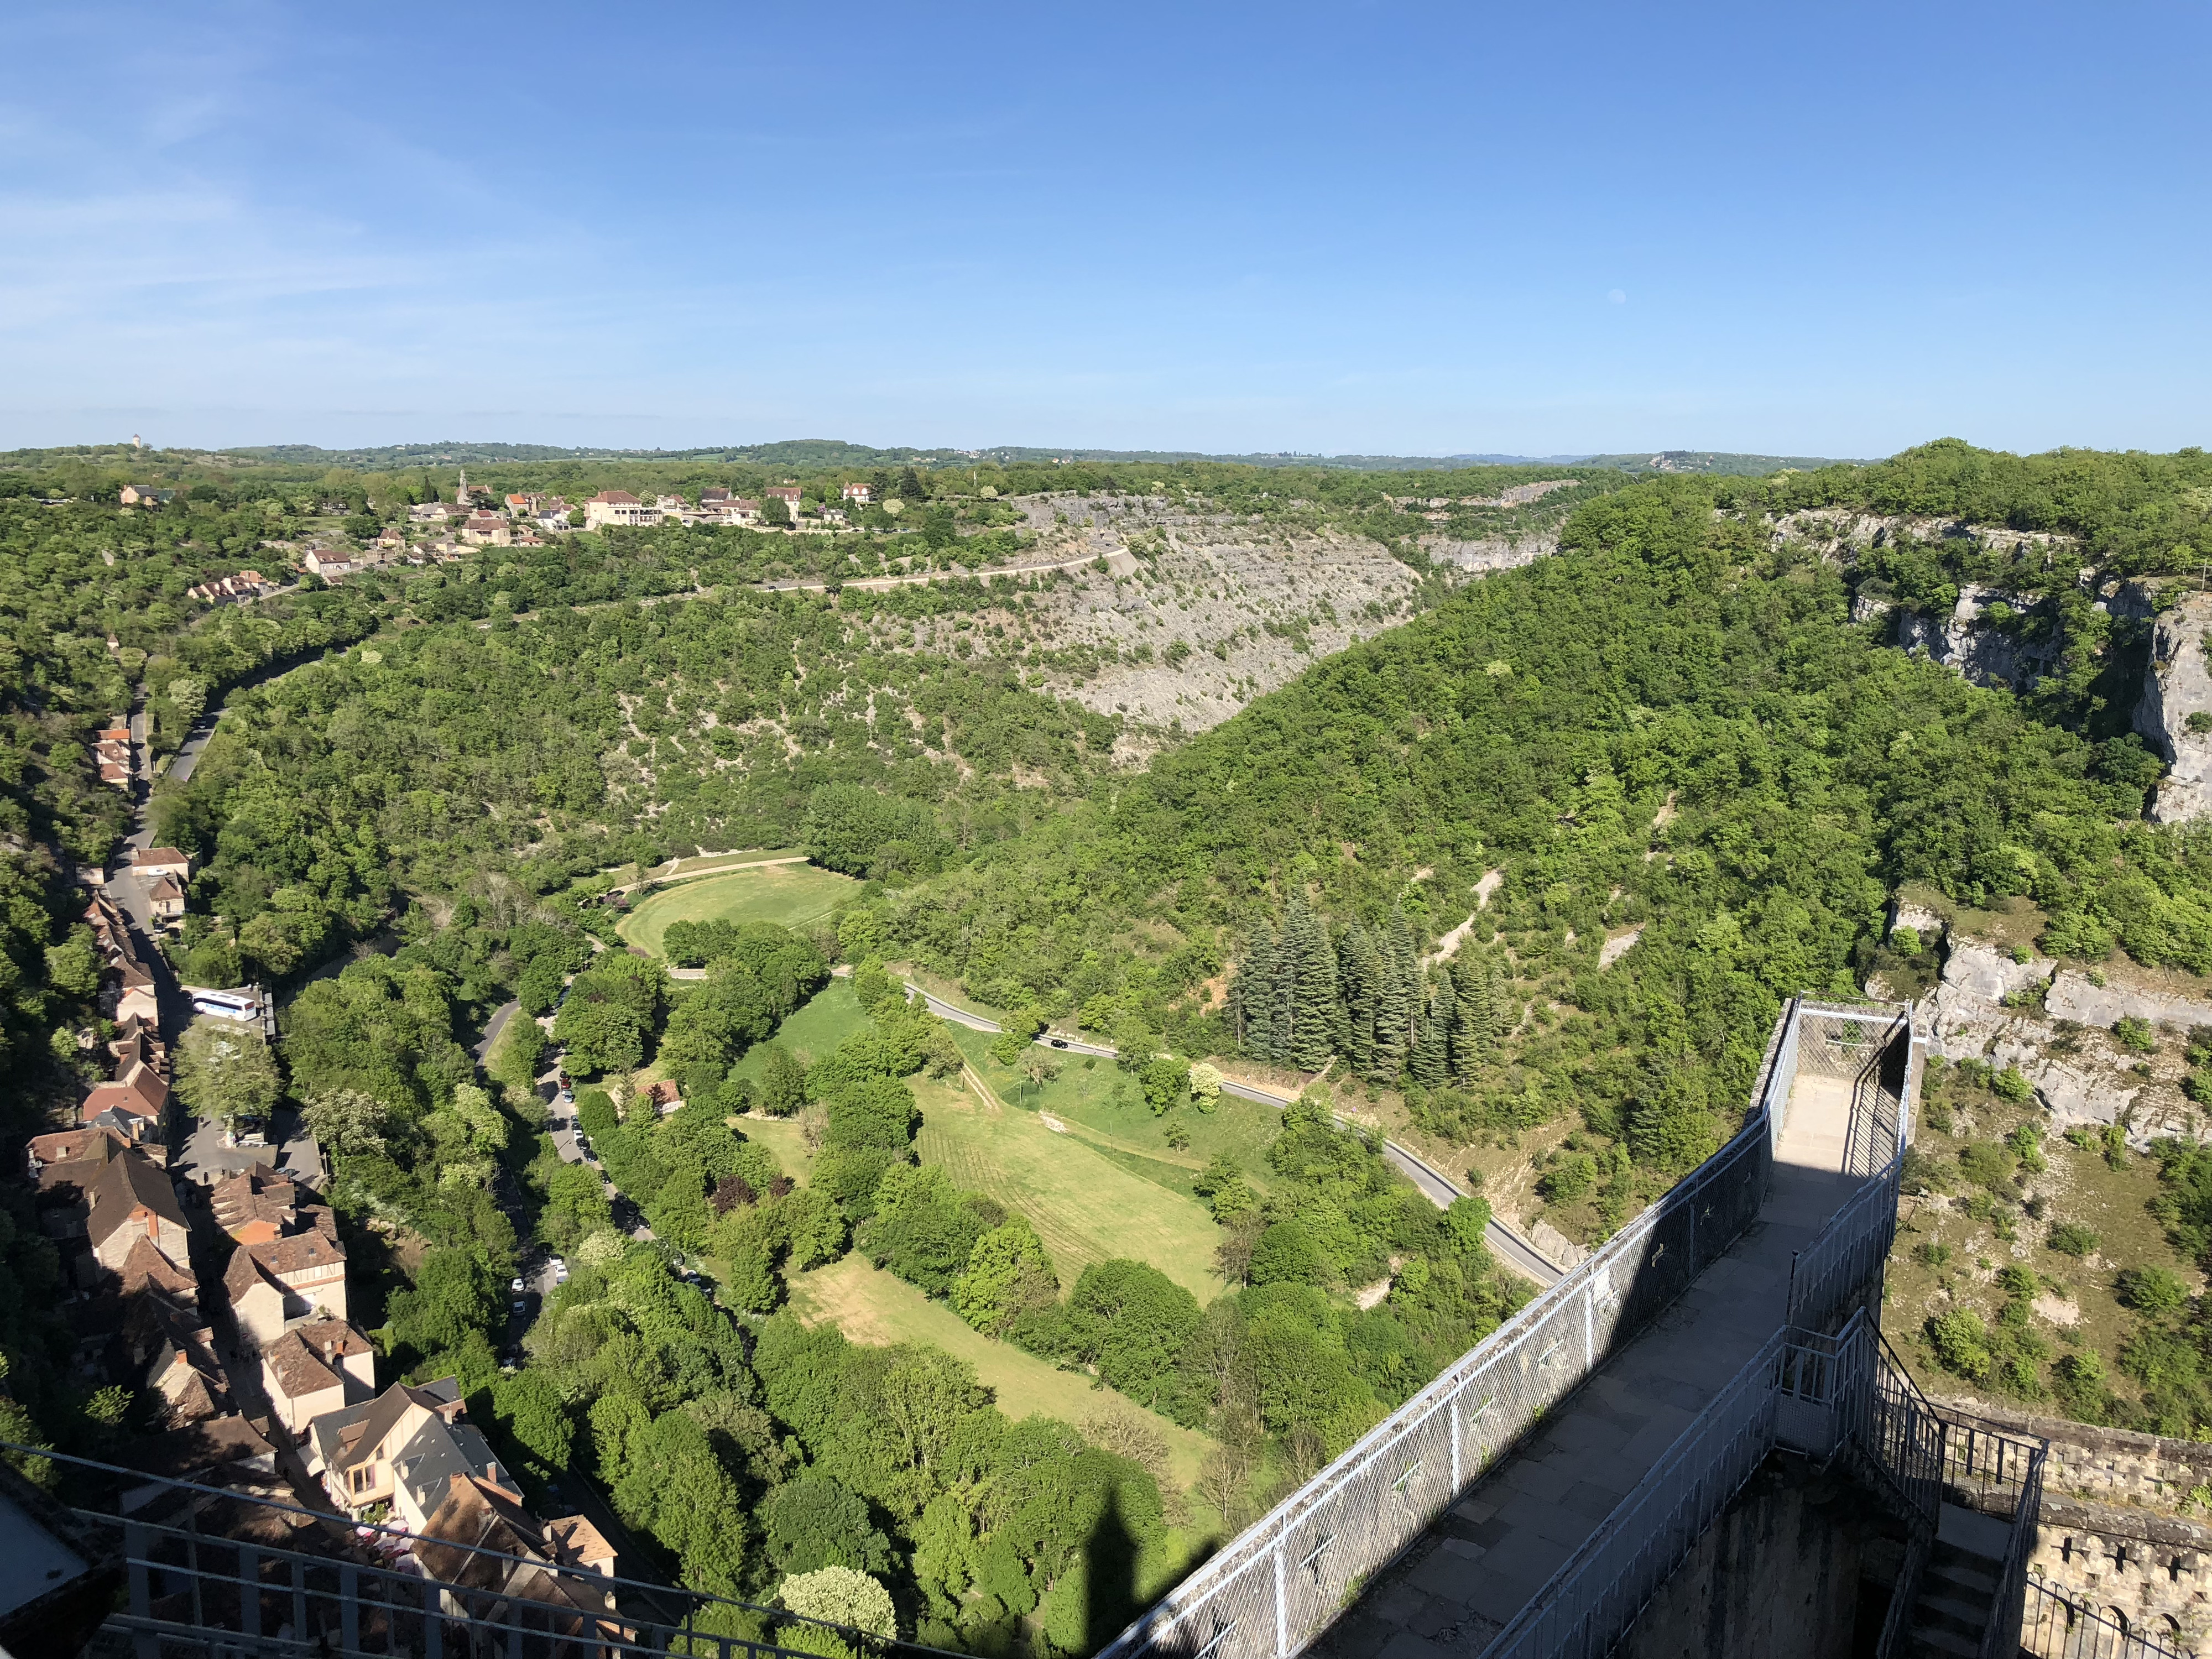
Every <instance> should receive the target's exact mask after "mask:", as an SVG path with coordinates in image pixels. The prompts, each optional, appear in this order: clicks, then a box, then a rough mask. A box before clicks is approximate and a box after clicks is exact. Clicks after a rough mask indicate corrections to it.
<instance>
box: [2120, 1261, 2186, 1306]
mask: <svg viewBox="0 0 2212 1659" xmlns="http://www.w3.org/2000/svg"><path fill="white" fill-rule="evenodd" d="M2115 1287H2116V1288H2117V1289H2118V1291H2119V1297H2120V1305H2121V1306H2122V1307H2124V1308H2132V1309H2134V1310H2136V1312H2137V1313H2140V1314H2149V1315H2152V1316H2159V1317H2162V1316H2166V1315H2167V1314H2177V1313H2179V1312H2180V1311H2181V1310H2182V1309H2184V1308H2185V1307H2187V1306H2188V1305H2189V1286H2188V1285H2185V1284H2184V1283H2183V1282H2182V1279H2181V1276H2180V1275H2179V1273H2170V1272H2168V1271H2167V1270H2166V1268H2164V1267H2124V1268H2123V1269H2121V1271H2120V1274H2119V1277H2118V1279H2117V1280H2116V1281H2115Z"/></svg>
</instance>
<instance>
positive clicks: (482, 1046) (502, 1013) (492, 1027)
mask: <svg viewBox="0 0 2212 1659" xmlns="http://www.w3.org/2000/svg"><path fill="white" fill-rule="evenodd" d="M521 1006H522V1005H521V1004H520V1003H519V1002H502V1003H501V1004H500V1005H499V1006H498V1007H496V1008H495V1009H493V1010H492V1011H491V1018H489V1019H488V1020H486V1021H485V1022H484V1030H483V1036H481V1037H479V1038H478V1039H477V1046H476V1057H477V1064H478V1065H482V1064H483V1057H484V1056H485V1055H486V1054H489V1053H490V1052H491V1045H492V1044H493V1043H495V1042H498V1041H499V1034H500V1033H501V1031H504V1030H506V1029H507V1021H509V1020H510V1019H513V1018H514V1015H515V1011H516V1010H517V1009H519V1008H520V1007H521Z"/></svg>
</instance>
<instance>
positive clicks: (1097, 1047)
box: [904, 980, 1566, 1285]
mask: <svg viewBox="0 0 2212 1659" xmlns="http://www.w3.org/2000/svg"><path fill="white" fill-rule="evenodd" d="M904 983H905V985H906V987H907V989H908V991H910V992H912V993H914V994H915V995H916V996H919V997H920V998H921V1000H922V1002H923V1004H924V1005H925V1006H927V1008H928V1009H929V1012H931V1013H933V1014H935V1015H936V1016H937V1017H938V1018H939V1019H949V1020H951V1021H952V1022H953V1023H954V1024H958V1025H964V1026H966V1027H967V1028H968V1029H969V1030H971V1031H998V1030H1003V1029H1004V1028H1003V1027H1001V1026H1000V1024H999V1022H998V1021H996V1020H994V1019H986V1018H983V1016H982V1015H981V1014H976V1013H970V1012H969V1011H968V1010H967V1009H965V1008H956V1007H955V1006H953V1005H952V1004H951V1003H949V1002H947V1001H945V999H944V998H942V997H939V996H935V995H933V994H930V993H929V992H927V991H925V990H923V989H922V988H921V986H919V985H916V984H915V982H914V981H912V980H908V981H904ZM1033 1041H1035V1042H1036V1044H1037V1045H1038V1046H1039V1047H1040V1048H1051V1049H1052V1050H1054V1052H1055V1053H1065V1054H1096V1055H1097V1056H1098V1057H1099V1058H1100V1059H1102V1060H1115V1059H1119V1058H1120V1056H1121V1050H1119V1049H1118V1048H1108V1047H1107V1046H1106V1045H1105V1044H1104V1043H1103V1042H1085V1041H1084V1040H1083V1039H1081V1038H1080V1037H1073V1036H1067V1035H1066V1033H1065V1032H1059V1031H1054V1030H1052V1028H1051V1027H1049V1026H1047V1027H1046V1028H1045V1030H1043V1031H1042V1032H1041V1033H1040V1034H1039V1035H1038V1036H1036V1038H1034V1039H1033ZM1221 1092H1222V1093H1224V1094H1225V1095H1233V1096H1235V1097H1237V1099H1239V1100H1250V1101H1256V1102H1258V1103H1260V1104H1261V1105H1262V1106H1273V1107H1274V1108H1276V1109H1278V1110H1279V1109H1282V1108H1283V1107H1285V1106H1287V1105H1289V1104H1290V1101H1289V1100H1288V1099H1287V1098H1285V1097H1284V1096H1281V1095H1278V1094H1271V1093H1269V1092H1268V1091H1267V1090H1265V1089H1255V1088H1254V1087H1253V1086H1252V1085H1250V1084H1249V1083H1237V1082H1234V1081H1232V1080H1231V1079H1228V1078H1224V1079H1222V1080H1221ZM1337 1121H1338V1122H1340V1123H1341V1122H1343V1121H1345V1120H1344V1119H1342V1118H1339V1119H1337ZM1383 1157H1384V1158H1388V1159H1389V1161H1390V1163H1391V1164H1392V1165H1393V1166H1394V1167H1395V1168H1396V1169H1398V1170H1400V1171H1401V1172H1402V1173H1403V1174H1404V1175H1406V1176H1407V1178H1409V1179H1410V1180H1411V1181H1412V1182H1413V1184H1414V1185H1415V1186H1416V1187H1418V1188H1420V1189H1421V1192H1422V1193H1423V1194H1424V1195H1425V1197H1426V1198H1427V1199H1428V1200H1429V1202H1431V1204H1433V1205H1435V1206H1437V1208H1438V1209H1440V1210H1448V1209H1449V1208H1450V1207H1451V1204H1452V1200H1454V1199H1456V1198H1465V1197H1466V1196H1467V1194H1465V1193H1463V1192H1462V1191H1461V1190H1460V1189H1459V1188H1458V1187H1456V1186H1455V1185H1454V1184H1453V1183H1452V1182H1451V1181H1450V1180H1449V1179H1448V1178H1447V1177H1446V1176H1444V1175H1443V1173H1442V1172H1441V1171H1439V1170H1436V1169H1434V1168H1432V1167H1431V1165H1429V1164H1425V1163H1423V1162H1422V1161H1421V1160H1420V1159H1419V1158H1417V1157H1415V1156H1414V1155H1413V1153H1412V1152H1407V1150H1406V1149H1405V1148H1404V1147H1403V1146H1400V1145H1399V1144H1398V1143H1397V1142H1396V1141H1395V1140H1385V1141H1384V1142H1383ZM1484 1242H1485V1243H1487V1244H1488V1245H1489V1246H1490V1248H1491V1249H1492V1250H1493V1251H1494V1252H1496V1253H1497V1255H1498V1258H1499V1259H1500V1260H1501V1261H1504V1263H1505V1265H1506V1266H1507V1267H1510V1268H1512V1269H1513V1270H1514V1271H1515V1272H1516V1273H1520V1274H1522V1276H1523V1277H1525V1278H1528V1279H1534V1280H1535V1281H1536V1282H1537V1283H1538V1284H1539V1285H1556V1284H1558V1283H1559V1280H1560V1279H1564V1278H1565V1276H1566V1275H1565V1273H1563V1272H1562V1271H1561V1270H1560V1268H1559V1265H1558V1264H1557V1263H1556V1262H1554V1261H1552V1260H1551V1259H1550V1258H1549V1257H1548V1256H1547V1255H1544V1253H1543V1252H1542V1251H1541V1250H1539V1249H1537V1248H1536V1247H1535V1246H1534V1244H1531V1243H1529V1242H1528V1240H1527V1239H1525V1238H1523V1237H1521V1235H1520V1234H1518V1233H1516V1232H1515V1231H1513V1230H1512V1229H1511V1228H1510V1227H1508V1226H1506V1225H1505V1224H1504V1223H1503V1222H1501V1221H1499V1220H1498V1218H1497V1217H1495V1216H1492V1218H1491V1220H1490V1226H1489V1229H1488V1231H1486V1233H1485V1234H1484Z"/></svg>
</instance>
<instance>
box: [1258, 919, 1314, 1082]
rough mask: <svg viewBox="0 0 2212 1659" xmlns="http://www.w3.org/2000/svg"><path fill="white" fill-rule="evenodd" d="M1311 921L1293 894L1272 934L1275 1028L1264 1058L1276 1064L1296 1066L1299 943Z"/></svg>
mask: <svg viewBox="0 0 2212 1659" xmlns="http://www.w3.org/2000/svg"><path fill="white" fill-rule="evenodd" d="M1308 921H1310V917H1309V916H1308V915H1307V914H1306V906H1305V901H1304V899H1303V898H1301V897H1299V896H1298V895H1297V894H1296V893H1293V894H1291V902H1290V903H1289V904H1287V905H1286V906H1285V907H1284V909H1283V926H1282V929H1281V931H1280V932H1279V933H1277V934H1276V935H1275V1029H1274V1047H1273V1048H1271V1049H1270V1050H1269V1051H1268V1054H1267V1058H1268V1059H1270V1060H1274V1061H1276V1062H1277V1063H1278V1064H1279V1065H1283V1066H1295V1065H1297V1063H1298V1062H1297V1053H1298V1038H1299V1031H1298V1016H1299V1012H1300V1010H1301V1006H1302V1000H1301V999H1300V997H1299V995H1298V969H1299V968H1300V967H1301V965H1302V963H1301V962H1300V959H1299V951H1298V946H1299V942H1300V939H1301V938H1302V937H1303V935H1304V933H1305V929H1306V924H1307V922H1308Z"/></svg>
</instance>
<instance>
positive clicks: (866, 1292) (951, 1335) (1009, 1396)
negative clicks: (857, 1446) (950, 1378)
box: [791, 1254, 1212, 1487]
mask: <svg viewBox="0 0 2212 1659" xmlns="http://www.w3.org/2000/svg"><path fill="white" fill-rule="evenodd" d="M791 1301H792V1307H793V1310H795V1311H796V1312H797V1313H798V1315H799V1317H800V1318H801V1319H803V1320H805V1321H806V1322H808V1323H809V1324H818V1323H820V1322H822V1321H823V1320H832V1321H835V1322H836V1325H837V1328H839V1329H840V1330H842V1331H843V1332H844V1333H845V1334H846V1335H847V1336H848V1337H850V1338H851V1339H852V1340H854V1341H855V1342H866V1343H871V1344H874V1345H876V1346H889V1345H890V1344H891V1343H894V1342H927V1343H928V1344H930V1345H931V1346H934V1347H939V1348H942V1349H944V1350H945V1352H947V1353H949V1354H951V1355H952V1356H953V1357H954V1358H957V1359H960V1360H963V1361H964V1362H965V1363H966V1364H969V1365H972V1366H974V1367H975V1375H976V1376H978V1377H980V1378H981V1380H982V1382H983V1383H984V1385H985V1386H986V1387H987V1388H988V1389H991V1390H992V1392H993V1393H994V1394H995V1395H998V1400H999V1408H1000V1410H1001V1411H1003V1412H1005V1413H1006V1415H1007V1416H1009V1417H1011V1418H1014V1419H1021V1418H1024V1417H1027V1416H1029V1415H1030V1414H1031V1413H1043V1414H1044V1415H1046V1416H1048V1417H1056V1418H1058V1419H1060V1420H1061V1421H1062V1422H1065V1423H1073V1424H1076V1425H1081V1424H1082V1422H1083V1420H1084V1419H1085V1418H1086V1417H1091V1416H1093V1415H1095V1414H1097V1413H1100V1412H1103V1411H1107V1410H1109V1409H1112V1410H1119V1411H1122V1412H1128V1413H1135V1414H1136V1415H1138V1416H1139V1417H1141V1418H1143V1419H1145V1420H1146V1421H1147V1422H1148V1423H1150V1424H1151V1425H1152V1427H1154V1428H1155V1429H1158V1431H1159V1432H1160V1435H1161V1437H1163V1438H1164V1440H1166V1442H1167V1444H1168V1459H1169V1462H1170V1466H1171V1467H1172V1468H1173V1470H1174V1474H1175V1479H1176V1483H1177V1484H1178V1485H1180V1486H1184V1487H1188V1486H1190V1485H1191V1484H1192V1483H1193V1482H1194V1481H1195V1480H1197V1479H1198V1467H1199V1465H1200V1462H1203V1461H1204V1460H1205V1457H1206V1453H1207V1451H1208V1450H1210V1449H1212V1441H1211V1440H1209V1439H1208V1438H1207V1437H1206V1436H1204V1435H1202V1434H1199V1433H1197V1432H1195V1431H1193V1430H1190V1429H1186V1428H1182V1427H1179V1426H1178V1425H1176V1424H1174V1423H1172V1422H1170V1421H1169V1420H1168V1419H1166V1418H1164V1417H1161V1416H1159V1415H1158V1414H1157V1413H1152V1412H1148V1411H1146V1410H1145V1409H1144V1408H1143V1407H1140V1406H1138V1405H1136V1404H1135V1403H1134V1402H1133V1401H1130V1400H1128V1399H1127V1398H1126V1397H1125V1396H1123V1395H1121V1394H1118V1393H1116V1392H1115V1390H1113V1389H1108V1388H1103V1387H1099V1386H1095V1385H1094V1384H1093V1383H1092V1382H1091V1379H1090V1378H1088V1377H1086V1376H1083V1375H1081V1374H1080V1373H1078V1372H1075V1371H1063V1370H1059V1369H1057V1368H1056V1367H1054V1366H1052V1365H1048V1364H1046V1363H1045V1362H1044V1361H1043V1360H1042V1359H1039V1358H1036V1356H1035V1355H1033V1354H1026V1353H1024V1352H1022V1351H1021V1350H1020V1349H1019V1348H1017V1347H1015V1346H1013V1345H1012V1343H1007V1342H998V1341H994V1340H992V1339H991V1338H989V1337H987V1336H984V1335H982V1334H980V1333H978V1332H976V1331H974V1330H971V1329H970V1328H969V1327H968V1326H967V1325H966V1324H965V1323H964V1322H962V1320H961V1318H960V1316H959V1315H957V1314H956V1313H954V1312H953V1311H952V1310H951V1309H950V1308H948V1307H947V1306H945V1304H943V1303H941V1302H933V1301H931V1300H930V1299H929V1298H928V1297H926V1296H924V1295H923V1294H922V1293H921V1291H918V1290H916V1289H915V1287H914V1286H913V1285H909V1284H908V1283H907V1282H906V1281H905V1280H904V1279H899V1278H897V1277H896V1276H895V1275H893V1274H891V1273H884V1272H882V1271H880V1270H878V1268H876V1267H872V1266H871V1265H870V1263H869V1261H868V1260H867V1258H866V1256H863V1255H857V1254H855V1255H848V1256H846V1257H845V1258H843V1259H842V1261H833V1262H831V1263H830V1264H829V1266H828V1267H817V1268H816V1269H814V1271H812V1272H811V1273H799V1274H797V1275H795V1276H794V1277H793V1279H792V1281H791Z"/></svg>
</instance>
